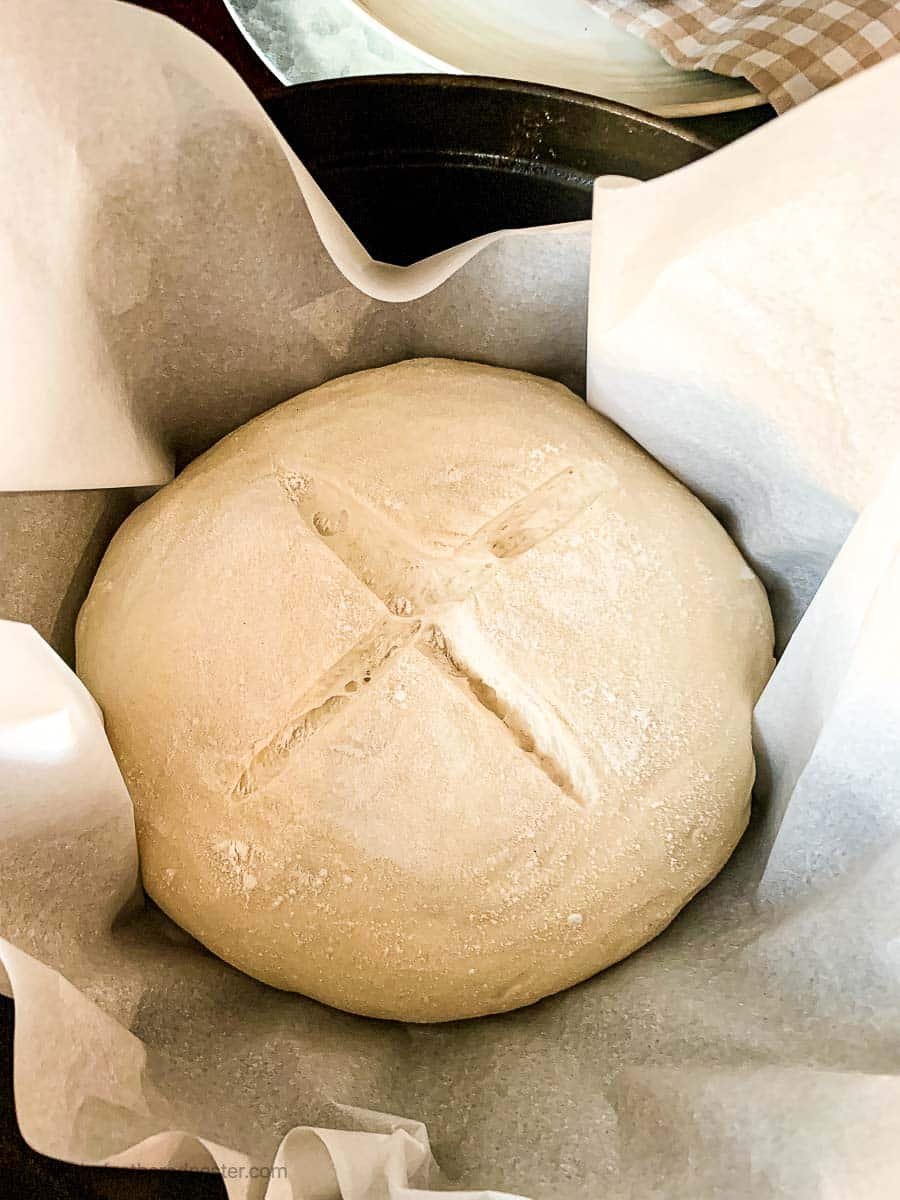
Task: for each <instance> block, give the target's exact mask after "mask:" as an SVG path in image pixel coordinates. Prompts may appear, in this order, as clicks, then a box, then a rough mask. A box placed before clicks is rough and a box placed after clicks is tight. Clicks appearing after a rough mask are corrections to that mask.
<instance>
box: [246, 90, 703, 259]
mask: <svg viewBox="0 0 900 1200" xmlns="http://www.w3.org/2000/svg"><path fill="white" fill-rule="evenodd" d="M264 103H265V107H266V110H267V111H268V113H269V115H270V117H271V118H272V120H273V121H274V123H275V124H276V125H277V126H278V128H279V129H280V130H281V132H282V133H283V134H284V136H285V138H286V139H287V141H288V142H289V143H290V145H291V146H292V147H293V149H294V150H295V151H296V152H297V154H298V156H299V157H300V158H301V159H302V160H303V162H304V163H305V165H306V166H307V167H308V169H309V170H310V171H311V173H312V174H313V176H314V177H315V179H316V181H317V182H318V183H319V184H320V186H321V187H322V189H323V191H324V192H325V193H326V195H328V196H329V197H330V199H331V200H332V202H333V203H334V204H335V206H336V208H337V209H338V210H339V212H340V213H341V214H342V215H343V217H344V218H345V219H346V221H347V223H348V224H349V225H350V227H351V228H352V229H353V231H354V232H355V233H356V235H357V237H359V239H360V241H361V242H362V243H363V245H364V246H365V247H366V249H367V250H368V251H369V253H370V254H371V255H372V256H373V257H374V258H377V259H380V260H381V261H382V262H393V263H410V262H415V261H416V260H417V259H420V258H424V257H426V256H427V255H429V254H433V253H434V252H435V251H437V250H443V249H445V248H446V247H447V246H453V245H456V244H457V243H459V242H463V241H466V240H467V239H468V238H471V237H475V236H477V235H478V234H482V233H487V232H489V231H491V230H495V229H505V228H509V227H513V226H516V227H522V226H528V225H549V224H554V223H555V222H557V221H580V220H583V219H585V218H587V217H590V215H591V191H592V185H593V181H594V179H595V178H596V177H597V176H598V175H630V176H633V177H635V178H637V179H653V178H654V177H655V176H657V175H664V174H665V173H666V172H667V171H674V170H675V169H676V168H678V167H683V166H685V165H686V164H688V163H691V162H694V161H696V160H697V159H698V158H702V157H703V156H704V155H706V154H708V153H709V152H710V151H711V150H713V149H714V148H715V146H716V142H715V141H714V140H713V139H712V138H711V137H708V136H707V137H705V136H703V135H700V134H698V133H696V132H694V131H692V130H688V129H685V128H683V127H678V126H676V125H673V124H671V123H669V122H667V121H663V120H661V119H660V118H658V117H652V116H650V115H649V114H647V113H642V112H639V111H638V110H637V109H632V108H627V107H625V106H624V105H621V104H613V103H612V102H610V101H608V100H598V99H596V98H595V97H593V96H583V95H581V94H580V93H577V92H566V91H563V90H561V89H559V88H551V87H541V86H539V85H537V84H529V83H514V82H511V81H509V80H503V79H478V78H473V77H471V76H463V75H375V76H371V77H367V78H356V79H333V80H326V81H324V82H322V83H304V84H298V85H296V86H295V87H290V88H284V89H283V90H282V91H281V92H280V93H279V94H278V95H275V96H273V97H271V98H268V99H266V100H265V102H264Z"/></svg>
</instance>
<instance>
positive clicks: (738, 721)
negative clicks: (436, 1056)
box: [77, 360, 772, 1021]
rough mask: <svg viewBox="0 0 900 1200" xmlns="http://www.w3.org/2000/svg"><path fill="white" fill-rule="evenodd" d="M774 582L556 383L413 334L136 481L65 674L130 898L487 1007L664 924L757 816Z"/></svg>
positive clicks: (464, 1012)
mask: <svg viewBox="0 0 900 1200" xmlns="http://www.w3.org/2000/svg"><path fill="white" fill-rule="evenodd" d="M771 650H772V627H771V619H770V615H769V610H768V605H767V602H766V597H765V594H764V591H763V589H762V587H761V586H760V584H759V582H758V581H757V579H756V578H755V576H754V575H753V573H752V572H751V571H750V570H749V568H748V567H747V565H746V564H745V562H744V561H743V559H742V558H741V555H740V554H739V553H738V551H737V549H736V548H735V546H734V545H733V544H732V542H731V541H730V540H729V538H728V537H727V535H726V534H725V533H724V531H723V530H722V528H721V526H720V525H719V524H718V523H717V522H716V520H715V519H714V518H713V517H712V516H711V515H710V513H709V512H707V510H706V509H705V508H704V507H703V505H701V504H700V503H699V501H697V500H696V499H695V498H694V497H693V496H692V495H691V494H690V493H689V492H688V491H686V490H685V488H684V487H682V486H681V484H679V483H678V482H676V481H675V480H674V479H673V478H672V477H671V476H670V475H668V474H667V473H666V471H664V470H663V468H662V467H660V466H659V465H658V464H657V463H655V462H654V461H653V460H652V459H650V458H649V457H648V456H647V455H646V454H645V453H644V452H643V451H642V450H641V449H640V448H639V447H638V446H636V445H635V444H634V443H633V442H632V441H631V440H630V439H629V438H628V437H627V436H626V435H625V434H624V433H622V432H621V431H620V430H619V429H617V428H616V427H615V426H613V425H612V424H610V423H609V422H608V421H606V420H605V419H603V418H602V417H600V416H598V415H597V414H596V413H594V412H592V411H591V410H590V409H588V408H587V407H586V405H585V404H584V403H583V402H582V401H580V400H579V399H578V398H577V397H576V396H574V395H573V394H572V393H571V392H569V391H567V390H566V389H565V388H563V387H561V386H559V385H558V384H555V383H550V382H548V381H546V380H543V379H538V378H535V377H533V376H529V375H525V374H521V373H518V372H514V371H505V370H498V369H496V368H491V367H484V366H479V365H476V364H473V363H463V362H450V361H446V360H415V361H411V362H405V363H399V364H397V365H396V366H391V367H386V368H383V369H381V370H375V371H366V372H363V373H361V374H357V375H352V376H347V377H345V378H342V379H337V380H335V381H334V382H332V383H329V384H326V385H325V386H323V387H320V388H317V389H316V390H314V391H312V392H308V393H306V394H304V395H301V396H298V397H297V398H296V399H294V400H291V401H289V402H287V403H286V404H282V405H280V406H279V407H278V408H275V409H273V410H272V411H271V412H268V413H266V414H264V415H263V416H261V417H259V418H257V419H256V420H254V421H252V422H250V424H248V425H245V426H244V427H243V428H241V429H238V430H237V431H236V432H235V433H233V434H231V435H230V436H229V437H226V438H225V439H224V440H223V441H221V442H219V443H218V445H216V446H214V447H213V449H212V450H210V451H209V452H208V453H207V454H205V455H203V457H202V458H200V459H198V460H197V461H196V462H194V463H193V464H192V465H191V466H190V467H189V468H188V469H187V470H186V471H184V472H183V473H182V474H181V475H180V476H179V477H178V478H177V479H176V480H175V481H174V482H173V483H171V484H170V485H169V486H168V487H165V488H163V489H162V490H161V491H160V492H158V493H157V494H156V495H155V496H154V497H153V498H152V499H150V500H149V501H147V503H146V504H143V505H142V506H141V507H140V508H139V509H138V510H137V511H136V512H135V513H134V514H133V515H132V516H131V517H130V518H129V519H128V520H127V521H126V522H125V524H124V525H123V526H122V528H121V529H120V530H119V532H118V533H117V535H116V537H115V538H114V539H113V542H112V544H111V545H110V547H109V550H108V551H107V554H106V557H105V558H104V560H103V563H102V565H101V567H100V570H99V572H98V574H97V577H96V580H95V581H94V584H93V587H92V589H91V592H90V595H89V596H88V599H87V601H86V603H85V605H84V608H83V609H82V611H81V615H80V618H79V624H78V634H77V653H78V670H79V672H80V674H81V677H82V679H83V680H84V682H85V683H86V684H87V686H88V688H89V689H90V690H91V692H92V693H93V695H94V696H95V697H96V699H97V700H98V702H99V704H100V705H101V707H102V709H103V712H104V715H105V718H106V728H107V732H108V735H109V739H110V742H111V744H112V747H113V750H114V751H115V754H116V757H117V759H118V762H119V765H120V767H121V770H122V773H123V775H124V778H125V780H126V782H127V784H128V787H129V789H130V792H131V796H132V798H133V801H134V808H135V819H136V824H137V835H138V841H139V847H140V856H141V866H142V872H143V878H144V883H145V886H146V889H147V891H148V893H149V894H150V895H151V896H152V897H153V899H154V900H155V901H156V902H157V903H158V904H159V905H160V906H161V907H162V908H163V909H164V910H165V912H167V913H168V914H169V915H170V916H171V917H172V918H173V919H174V920H175V921H177V922H178V923H179V925H181V926H183V927H184V928H185V929H187V930H188V931H189V932H190V933H192V934H193V935H194V936H195V937H196V938H198V939H199V940H200V941H201V942H203V943H204V945H206V946H208V947H209V949H211V950H212V951H214V952H215V953H216V954H218V955H220V956H221V957H222V958H223V959H225V960H226V961H228V962H229V963H232V964H233V965H234V966H236V967H239V968H240V969H241V970H243V971H246V972H247V973H248V974H250V975H253V976H255V977H257V978H258V979H261V980H264V981H265V982H267V983H270V984H273V985H274V986H276V987H279V988H287V989H291V990H295V991H298V992H303V993H305V994H306V995H308V996H313V997H315V998H316V999H318V1000H322V1001H325V1002H326V1003H328V1004H332V1005H335V1006H336V1007H338V1008H342V1009H347V1010H349V1011H351V1012H355V1013H363V1014H367V1015H370V1016H377V1017H393V1018H398V1019H401V1020H407V1021H442V1020H449V1019H453V1018H459V1017H474V1016H478V1015H481V1014H485V1013H494V1012H502V1011H505V1010H508V1009H512V1008H516V1007H517V1006H519V1005H523V1004H528V1003H530V1002H531V1001H534V1000H537V999H539V998H540V997H542V996H546V995H548V994H550V993H552V992H556V991H558V990H560V989H561V988H565V987H567V986H569V985H570V984H573V983H576V982H577V981H579V980H582V979H585V978H586V977H587V976H589V975H593V974H594V973H595V972H596V971H599V970H600V969H601V968H603V967H606V966H608V965H609V964H610V963H614V962H616V961H617V960H619V959H621V958H623V957H624V956H625V955H627V954H630V953H631V951H633V950H635V949H636V948H637V947H638V946H641V945H642V944H643V943H644V942H646V941H647V940H648V939H649V938H652V937H653V936H654V934H656V933H658V932H659V931H660V930H661V929H662V928H663V927H664V926H665V925H667V924H668V923H669V922H670V921H671V920H672V918H673V917H674V915H675V914H676V913H677V912H678V910H679V909H680V908H681V907H682V906H683V905H684V904H685V903H686V902H687V901H688V900H689V899H690V898H691V896H693V895H694V893H695V892H697V890H698V889H699V888H702V887H703V886H704V884H706V883H707V882H708V881H709V880H710V879H711V878H712V877H713V876H714V875H715V874H716V872H717V871H718V870H719V869H720V868H721V866H722V865H723V863H724V862H725V860H726V859H727V858H728V856H729V854H730V853H731V851H732V849H733V848H734V846H735V844H736V842H737V841H738V839H739V837H740V836H741V833H742V832H743V830H744V827H745V825H746V822H747V817H748V811H749V800H750V789H751V785H752V783H753V777H754V763H753V755H752V752H751V744H750V718H751V710H752V707H753V704H754V701H755V700H756V697H757V695H758V693H759V692H760V690H761V688H762V686H763V684H764V682H765V680H766V678H767V676H768V674H769V672H770V670H771V667H772V658H771Z"/></svg>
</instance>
